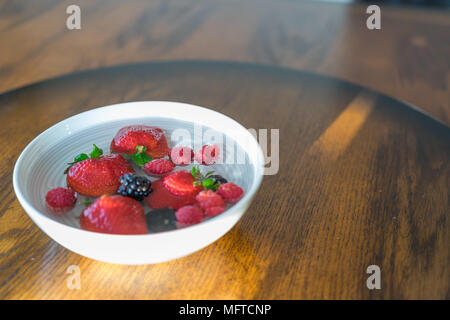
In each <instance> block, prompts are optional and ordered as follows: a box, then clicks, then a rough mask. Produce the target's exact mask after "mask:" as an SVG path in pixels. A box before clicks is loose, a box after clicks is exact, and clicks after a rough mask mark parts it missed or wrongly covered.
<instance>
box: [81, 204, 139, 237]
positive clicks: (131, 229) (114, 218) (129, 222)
mask: <svg viewBox="0 0 450 320" xmlns="http://www.w3.org/2000/svg"><path fill="white" fill-rule="evenodd" d="M80 226H81V228H82V229H84V230H88V231H94V232H101V233H112V234H145V233H147V223H146V220H145V213H144V208H143V207H142V206H141V205H140V204H139V202H137V201H136V200H134V199H132V198H129V197H124V196H119V195H115V196H102V197H100V198H99V199H97V200H96V201H95V202H94V203H93V204H91V205H90V206H89V207H87V208H86V209H84V210H83V212H82V214H81V216H80Z"/></svg>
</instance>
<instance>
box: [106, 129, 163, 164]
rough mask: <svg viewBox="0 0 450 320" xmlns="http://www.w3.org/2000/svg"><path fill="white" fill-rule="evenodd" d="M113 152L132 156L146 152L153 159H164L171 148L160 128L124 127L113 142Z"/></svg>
mask: <svg viewBox="0 0 450 320" xmlns="http://www.w3.org/2000/svg"><path fill="white" fill-rule="evenodd" d="M111 152H112V153H122V154H130V155H132V154H135V153H138V154H142V153H143V152H145V154H146V155H147V156H149V157H151V158H163V157H164V156H166V155H167V154H168V153H169V146H168V145H167V140H166V137H165V135H164V132H163V131H162V130H161V129H160V128H158V127H153V126H145V125H132V126H127V127H123V128H122V129H120V130H119V131H118V132H117V134H116V135H115V137H114V138H113V140H112V141H111ZM147 160H148V159H147ZM150 160H151V159H150ZM144 162H148V161H144ZM138 164H140V163H138ZM144 164H145V163H144ZM144 164H140V165H144Z"/></svg>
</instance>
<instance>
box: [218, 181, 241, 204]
mask: <svg viewBox="0 0 450 320" xmlns="http://www.w3.org/2000/svg"><path fill="white" fill-rule="evenodd" d="M217 193H218V194H220V195H221V196H222V198H223V199H224V200H225V201H227V202H229V203H236V202H238V201H239V200H241V198H242V196H243V195H244V190H242V188H241V187H239V186H238V185H236V184H234V183H232V182H228V183H223V184H221V185H220V186H219V188H218V189H217Z"/></svg>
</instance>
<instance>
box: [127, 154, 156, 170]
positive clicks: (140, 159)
mask: <svg viewBox="0 0 450 320" xmlns="http://www.w3.org/2000/svg"><path fill="white" fill-rule="evenodd" d="M131 159H132V160H133V161H134V163H136V164H137V165H138V166H140V167H143V166H145V164H146V163H147V162H150V161H152V158H151V157H149V156H148V155H147V154H145V153H134V154H133V155H132V156H131Z"/></svg>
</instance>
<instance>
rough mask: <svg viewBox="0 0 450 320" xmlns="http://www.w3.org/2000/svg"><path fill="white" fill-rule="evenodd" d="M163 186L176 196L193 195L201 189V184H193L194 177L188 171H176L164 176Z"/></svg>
mask: <svg viewBox="0 0 450 320" xmlns="http://www.w3.org/2000/svg"><path fill="white" fill-rule="evenodd" d="M163 181H164V186H165V187H166V188H167V190H169V191H170V192H171V193H173V194H174V195H177V196H188V195H192V196H195V195H196V194H197V193H199V192H200V191H201V190H202V187H201V186H194V182H195V178H194V177H193V176H192V174H191V173H190V172H189V171H177V172H174V173H171V174H169V175H168V176H166V177H165V178H164V180H163Z"/></svg>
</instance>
